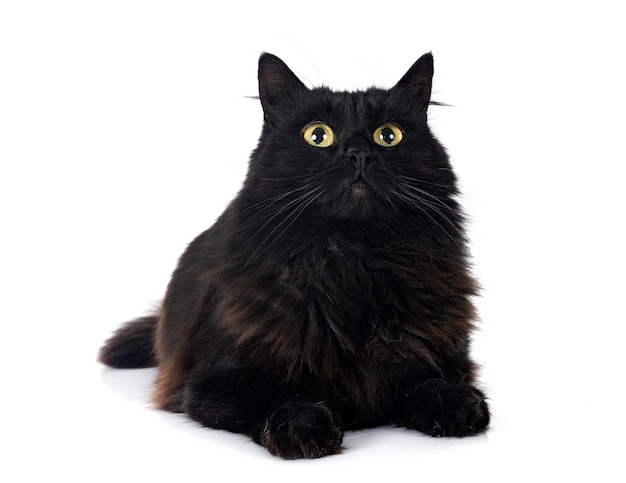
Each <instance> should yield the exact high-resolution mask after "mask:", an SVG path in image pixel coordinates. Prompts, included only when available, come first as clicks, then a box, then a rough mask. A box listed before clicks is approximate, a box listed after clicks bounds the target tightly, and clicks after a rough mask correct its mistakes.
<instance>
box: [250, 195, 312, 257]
mask: <svg viewBox="0 0 626 483" xmlns="http://www.w3.org/2000/svg"><path fill="white" fill-rule="evenodd" d="M322 194H323V188H322V187H321V186H316V187H314V188H313V189H311V190H309V191H307V192H306V193H304V194H302V195H300V196H298V197H297V198H295V199H293V200H291V201H290V202H289V203H287V204H286V205H284V206H283V207H281V208H280V209H279V210H277V211H276V212H275V213H273V214H272V215H271V216H267V217H265V218H269V219H267V221H265V223H264V224H263V225H262V226H261V227H259V228H258V229H257V231H256V232H255V233H254V235H252V236H251V237H250V240H248V242H246V243H245V244H244V245H243V247H242V249H244V248H245V247H246V246H248V244H249V243H252V242H253V240H255V238H256V236H257V235H258V234H259V233H261V231H262V230H263V229H264V228H265V227H266V226H267V225H269V224H270V223H271V222H272V221H273V220H274V219H275V218H276V217H277V216H279V215H281V214H282V213H284V212H285V211H288V210H289V213H288V214H287V215H286V216H285V217H284V218H283V219H282V220H281V221H280V223H278V224H277V225H276V226H275V227H274V228H273V229H272V230H271V231H270V232H269V233H268V234H267V235H266V236H265V238H264V239H263V240H262V241H261V242H260V243H259V244H258V246H257V248H256V249H255V250H254V251H253V252H252V254H251V255H250V257H249V258H248V261H247V262H246V264H245V266H247V265H248V264H249V263H250V262H251V261H252V260H253V259H254V258H255V257H256V256H258V254H260V253H262V252H264V251H265V250H267V249H268V248H269V247H270V246H272V245H273V244H274V243H275V242H276V241H277V240H278V239H279V238H280V237H281V236H283V234H284V233H285V232H286V231H287V230H288V229H289V227H290V226H291V225H292V224H293V223H294V222H295V221H296V220H297V219H298V218H299V217H300V215H301V214H302V213H303V212H304V211H305V210H306V209H307V208H308V207H309V206H310V205H311V204H312V203H313V202H314V201H315V200H316V199H318V198H319V197H320V196H321V195H322ZM294 205H295V206H294ZM290 208H292V209H290ZM290 219H291V221H289V220H290ZM261 221H263V220H261ZM287 222H289V223H288V224H287V225H286V226H285V227H284V228H283V229H282V230H281V231H280V232H279V233H278V235H276V236H275V237H274V239H273V240H272V241H271V242H270V243H269V244H267V241H268V240H270V239H271V238H272V236H273V235H274V234H275V233H276V232H277V231H278V230H279V229H280V228H281V227H282V226H283V225H284V224H285V223H287Z"/></svg>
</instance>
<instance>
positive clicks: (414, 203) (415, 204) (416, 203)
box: [390, 188, 459, 246]
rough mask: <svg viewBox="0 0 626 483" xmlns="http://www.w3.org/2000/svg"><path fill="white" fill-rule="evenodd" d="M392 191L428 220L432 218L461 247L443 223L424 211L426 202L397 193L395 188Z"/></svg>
mask: <svg viewBox="0 0 626 483" xmlns="http://www.w3.org/2000/svg"><path fill="white" fill-rule="evenodd" d="M390 191H391V192H392V193H393V194H394V195H396V196H397V197H398V198H399V199H400V200H402V201H404V202H405V203H406V204H408V205H409V206H412V207H414V208H417V209H418V210H420V211H421V212H422V213H424V214H425V215H426V216H427V217H428V218H430V220H431V221H432V222H433V223H434V224H435V225H437V226H438V227H439V228H440V229H441V231H443V232H444V233H445V234H446V235H447V236H448V238H450V240H452V243H454V244H455V245H456V246H459V244H458V243H457V241H456V239H455V238H454V237H453V236H452V235H451V234H450V233H449V232H448V231H447V230H446V229H445V228H444V227H443V225H442V224H441V223H439V222H438V221H437V220H436V219H435V218H433V216H432V215H431V214H430V213H429V212H428V211H427V210H425V209H424V207H423V206H422V204H424V200H423V199H420V198H416V197H414V196H410V195H408V194H404V193H401V192H399V191H396V190H395V189H393V188H391V189H390ZM431 209H432V206H431ZM439 214H440V216H441V213H439ZM444 218H445V217H444ZM446 219H447V218H446ZM448 222H449V223H451V222H450V220H448ZM451 225H452V227H453V228H455V229H456V228H457V227H456V226H455V225H454V224H452V223H451Z"/></svg>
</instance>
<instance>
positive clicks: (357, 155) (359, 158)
mask: <svg viewBox="0 0 626 483" xmlns="http://www.w3.org/2000/svg"><path fill="white" fill-rule="evenodd" d="M369 157H370V156H369V153H368V152H367V151H366V150H365V149H362V148H349V149H348V150H347V151H346V160H348V161H350V162H351V163H352V164H354V166H356V167H357V168H358V169H359V170H362V169H363V168H364V167H365V165H366V164H367V162H368V160H369Z"/></svg>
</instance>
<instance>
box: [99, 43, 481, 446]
mask: <svg viewBox="0 0 626 483" xmlns="http://www.w3.org/2000/svg"><path fill="white" fill-rule="evenodd" d="M432 65H433V64H432V56H431V55H430V54H426V55H425V56H423V57H422V58H420V59H419V60H418V61H417V62H416V63H415V64H414V65H413V66H412V67H411V69H409V71H408V72H407V73H406V74H405V76H404V77H403V78H402V79H401V80H400V81H399V82H398V84H397V85H396V86H394V87H393V88H391V89H389V90H383V89H376V88H373V89H370V90H367V91H362V92H353V93H346V92H333V91H331V90H329V89H327V88H316V89H308V88H306V87H305V86H304V85H303V84H302V83H301V82H300V81H299V80H298V79H297V77H296V76H295V75H294V74H293V73H292V72H291V71H290V70H289V69H288V67H287V66H286V65H285V64H284V63H283V62H282V61H281V60H280V59H278V58H276V57H274V56H272V55H270V54H264V55H263V56H262V57H261V59H260V62H259V88H260V92H259V97H260V99H261V103H262V105H263V109H264V126H263V132H262V134H261V138H260V141H259V145H258V147H257V149H256V150H255V151H254V153H253V154H252V156H251V160H250V166H249V172H248V176H247V178H246V181H245V183H244V186H243V188H242V190H241V191H240V193H239V195H238V196H237V197H236V199H235V200H233V202H232V203H231V204H230V205H229V207H228V208H227V209H226V211H225V212H224V213H223V214H222V216H221V217H220V218H219V219H218V220H217V222H216V223H215V224H214V225H213V226H212V227H211V228H210V229H208V230H207V231H206V232H204V233H203V234H201V235H200V236H199V237H198V238H197V239H196V240H194V241H193V242H192V243H191V244H190V245H189V247H188V249H187V250H186V252H185V253H184V254H183V255H182V257H181V259H180V261H179V264H178V267H177V268H176V270H175V272H174V274H173V276H172V279H171V282H170V284H169V287H168V290H167V293H166V296H165V298H164V301H163V304H162V307H161V310H160V313H159V314H157V315H155V316H153V317H148V318H142V319H138V320H137V321H134V322H131V323H129V324H127V325H126V326H124V327H122V328H121V329H120V330H119V331H118V332H117V334H116V335H114V336H113V337H112V338H111V339H110V340H109V341H108V342H107V343H106V345H105V347H104V348H103V349H102V350H101V356H100V357H101V360H102V361H103V362H104V363H106V364H109V365H112V366H114V367H129V366H133V365H135V366H145V365H148V364H152V363H158V366H159V374H158V379H157V387H156V391H155V395H154V401H155V404H156V405H157V406H158V407H160V408H163V409H167V410H170V411H178V412H186V413H188V414H189V415H190V416H191V417H192V418H193V419H195V420H197V421H199V422H201V423H202V424H204V425H206V426H209V427H215V428H222V429H227V430H229V431H235V432H241V433H245V434H248V435H250V437H252V438H253V439H254V440H255V441H256V442H257V443H259V444H262V445H263V446H265V447H266V448H267V449H268V450H269V451H270V452H271V453H273V454H276V455H278V456H281V457H284V458H302V457H309V458H312V457H319V456H323V455H326V454H333V453H338V452H340V451H341V439H342V435H343V431H344V430H346V429H350V428H360V427H367V426H375V425H380V424H394V425H398V426H405V427H409V428H413V429H416V430H420V431H423V432H425V433H427V434H431V435H433V436H465V435H469V434H475V433H477V432H480V431H483V430H484V429H485V428H486V427H487V425H488V423H489V411H488V408H487V404H486V402H485V397H484V395H483V393H482V392H481V391H480V390H478V389H476V388H475V387H474V385H473V384H474V382H475V375H476V370H475V366H474V364H473V362H472V361H471V359H470V356H469V344H470V334H471V331H472V329H473V321H474V319H475V312H474V307H473V305H472V297H473V296H474V295H475V294H476V291H477V286H476V283H475V281H474V280H473V278H472V277H471V275H470V272H469V269H468V255H467V250H466V240H465V235H464V229H463V215H462V212H461V210H460V208H459V206H458V204H457V201H456V195H457V194H458V191H457V187H456V178H455V176H454V173H453V171H452V168H451V166H450V164H449V161H448V157H447V155H446V153H445V151H444V149H443V147H442V146H441V145H440V144H439V142H438V141H437V140H436V139H435V137H434V136H433V135H432V133H431V131H430V129H429V128H428V124H427V115H426V113H427V109H428V105H429V102H430V91H431V79H432V72H433V68H432ZM311 122H324V123H326V124H327V125H328V126H330V127H332V129H333V130H334V132H335V136H336V141H335V144H334V145H333V146H331V147H329V148H318V147H315V146H311V145H309V144H307V143H306V142H305V141H304V140H303V138H302V132H303V129H304V128H305V127H306V126H307V125H308V124H309V123H311ZM388 122H393V123H395V124H397V125H398V126H400V127H401V129H402V131H403V133H404V138H403V139H402V141H401V143H399V144H398V145H397V146H394V147H381V146H378V145H376V144H375V143H374V142H373V141H372V134H371V133H372V132H373V131H374V130H375V129H376V128H377V127H378V126H380V125H382V124H384V123H388ZM148 348H149V349H150V350H148Z"/></svg>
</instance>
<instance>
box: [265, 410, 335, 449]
mask: <svg viewBox="0 0 626 483" xmlns="http://www.w3.org/2000/svg"><path fill="white" fill-rule="evenodd" d="M342 440H343V431H341V429H339V427H338V426H337V424H336V423H335V421H334V420H333V416H332V413H331V411H330V410H329V409H328V408H327V407H326V406H324V405H323V404H313V403H308V402H291V403H287V404H285V405H284V406H281V407H280V408H278V409H276V410H275V411H274V412H273V413H272V415H271V416H270V417H269V419H268V420H267V421H266V423H265V428H264V429H263V430H262V432H261V435H260V437H259V442H260V443H261V444H262V445H263V446H265V447H266V448H267V449H268V450H269V452H270V453H272V454H273V455H276V456H280V457H281V458H284V459H298V458H320V457H322V456H326V455H331V454H337V453H339V452H341V441H342Z"/></svg>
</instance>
